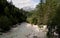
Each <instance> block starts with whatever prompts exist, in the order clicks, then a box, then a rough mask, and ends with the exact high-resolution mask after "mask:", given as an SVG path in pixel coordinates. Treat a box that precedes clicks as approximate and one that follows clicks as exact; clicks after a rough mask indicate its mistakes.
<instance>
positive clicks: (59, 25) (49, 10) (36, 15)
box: [27, 0, 60, 38]
mask: <svg viewBox="0 0 60 38" xmlns="http://www.w3.org/2000/svg"><path fill="white" fill-rule="evenodd" d="M27 21H28V22H29V23H31V24H37V25H38V26H39V27H40V25H41V24H42V25H47V28H48V32H47V36H48V38H54V33H56V34H58V38H60V30H59V29H60V1H59V0H46V1H45V2H44V0H41V1H40V3H39V4H38V5H37V6H36V8H35V10H32V11H30V14H29V17H28V18H27Z"/></svg>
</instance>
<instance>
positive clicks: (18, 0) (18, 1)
mask: <svg viewBox="0 0 60 38" xmlns="http://www.w3.org/2000/svg"><path fill="white" fill-rule="evenodd" d="M7 1H8V2H9V1H11V0H7ZM12 2H13V4H14V5H15V6H16V7H18V8H23V7H31V8H35V7H36V5H37V4H38V3H39V2H40V1H39V0H12Z"/></svg>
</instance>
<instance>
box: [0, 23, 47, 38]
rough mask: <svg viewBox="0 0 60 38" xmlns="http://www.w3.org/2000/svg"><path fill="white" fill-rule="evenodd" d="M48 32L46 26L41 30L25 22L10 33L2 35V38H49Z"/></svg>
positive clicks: (0, 36) (0, 37)
mask: <svg viewBox="0 0 60 38" xmlns="http://www.w3.org/2000/svg"><path fill="white" fill-rule="evenodd" d="M46 32H47V31H46V26H44V27H43V28H39V27H38V26H37V25H31V24H29V23H25V22H23V23H21V25H18V26H17V27H15V28H12V30H10V32H8V33H3V35H0V38H47V37H46Z"/></svg>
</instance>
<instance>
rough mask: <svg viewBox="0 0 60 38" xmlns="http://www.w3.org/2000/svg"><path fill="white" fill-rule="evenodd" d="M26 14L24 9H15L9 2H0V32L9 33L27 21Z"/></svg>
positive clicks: (2, 0)
mask: <svg viewBox="0 0 60 38" xmlns="http://www.w3.org/2000/svg"><path fill="white" fill-rule="evenodd" d="M26 13H28V12H27V11H24V10H23V9H19V8H17V7H15V6H14V5H13V4H12V3H11V2H7V0H0V31H1V32H4V31H8V30H10V29H11V27H13V26H14V25H15V24H18V23H21V22H24V21H26V18H27V16H26Z"/></svg>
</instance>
